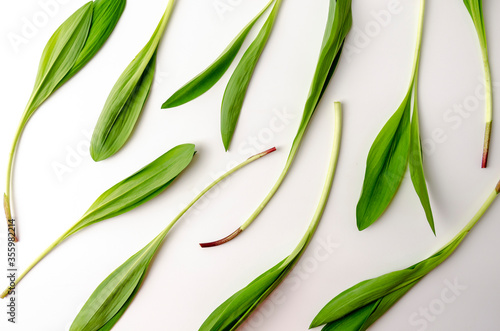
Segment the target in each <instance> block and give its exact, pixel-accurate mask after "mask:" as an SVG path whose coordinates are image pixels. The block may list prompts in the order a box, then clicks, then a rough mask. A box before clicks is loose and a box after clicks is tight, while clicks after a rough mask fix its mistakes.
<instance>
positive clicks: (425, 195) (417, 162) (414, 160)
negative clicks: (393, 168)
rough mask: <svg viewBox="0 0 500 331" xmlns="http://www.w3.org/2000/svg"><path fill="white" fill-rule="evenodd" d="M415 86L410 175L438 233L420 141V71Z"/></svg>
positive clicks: (426, 214) (433, 228)
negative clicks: (426, 181) (426, 180)
mask: <svg viewBox="0 0 500 331" xmlns="http://www.w3.org/2000/svg"><path fill="white" fill-rule="evenodd" d="M414 84H415V87H414V93H413V115H412V119H411V129H410V130H411V133H410V157H409V159H410V162H409V164H410V175H411V180H412V182H413V187H414V188H415V191H416V192H417V195H418V197H419V198H420V202H421V204H422V206H423V207H424V211H425V216H426V217H427V221H428V222H429V225H430V227H431V229H432V232H434V235H435V234H436V227H435V225H434V216H433V215H432V208H431V203H430V200H429V192H428V190H427V184H426V183H425V174H424V165H423V156H422V144H421V141H420V125H419V116H418V73H417V75H416V76H415V83H414Z"/></svg>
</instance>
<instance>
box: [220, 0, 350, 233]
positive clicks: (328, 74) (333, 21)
mask: <svg viewBox="0 0 500 331" xmlns="http://www.w3.org/2000/svg"><path fill="white" fill-rule="evenodd" d="M351 27H352V10H351V0H338V1H336V0H330V9H329V12H328V18H327V23H326V29H325V33H324V37H323V44H322V46H321V50H320V55H319V59H318V63H317V65H316V70H315V73H314V77H313V81H312V83H311V89H310V91H309V96H308V98H307V102H306V105H305V107H304V112H303V115H302V120H301V122H300V126H299V129H298V131H297V134H296V135H295V138H294V140H293V144H292V148H291V150H290V154H289V155H288V158H287V160H286V164H285V166H284V168H283V170H282V172H281V174H280V176H279V178H278V179H277V181H276V183H275V184H274V186H273V187H272V188H271V191H270V192H269V193H268V194H267V196H266V197H265V198H264V200H263V201H262V202H261V203H260V204H259V207H257V209H256V210H255V211H254V212H253V213H252V215H250V217H249V218H248V219H247V221H246V222H245V223H244V224H243V225H242V226H240V228H239V229H238V230H237V231H236V232H235V233H236V234H240V233H242V232H243V231H244V230H245V229H246V228H248V227H249V226H250V225H251V224H252V223H253V222H254V221H255V220H256V219H257V217H258V216H259V215H260V213H261V212H262V211H263V210H264V208H265V207H266V206H267V204H268V203H269V202H270V201H271V200H272V198H273V197H274V195H275V194H276V192H278V190H279V188H280V187H281V184H282V183H283V181H284V180H285V178H286V176H287V174H288V171H289V170H290V167H291V166H292V164H293V161H294V160H295V156H296V155H297V152H298V151H299V149H300V144H301V142H302V139H303V138H304V135H305V133H306V130H307V127H308V125H309V122H310V120H311V118H312V115H313V114H314V111H315V110H316V108H317V107H318V104H319V102H320V100H321V97H322V96H323V94H324V92H325V91H326V88H327V86H328V83H329V82H330V79H331V78H332V77H333V73H334V72H335V69H336V68H337V65H338V63H339V59H340V56H341V52H342V49H343V45H344V40H345V38H346V36H347V34H348V33H349V31H350V29H351ZM235 237H236V235H231V236H229V237H226V238H225V239H223V240H219V241H215V242H220V243H226V242H229V240H232V239H234V238H235ZM228 238H230V239H229V240H227V239H228Z"/></svg>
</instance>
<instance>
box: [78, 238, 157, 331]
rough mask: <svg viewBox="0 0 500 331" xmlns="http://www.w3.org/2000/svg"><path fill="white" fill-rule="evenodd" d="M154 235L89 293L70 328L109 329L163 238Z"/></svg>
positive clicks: (82, 330)
mask: <svg viewBox="0 0 500 331" xmlns="http://www.w3.org/2000/svg"><path fill="white" fill-rule="evenodd" d="M160 239H161V238H155V239H154V240H153V241H152V242H150V243H149V244H148V245H147V246H146V247H144V248H143V249H142V250H140V251H139V252H137V253H136V254H135V255H134V256H132V257H131V258H130V259H128V260H127V261H126V262H125V263H124V264H122V265H121V266H120V267H118V268H117V269H116V270H115V271H113V272H112V273H111V274H110V275H109V276H108V277H107V278H106V279H105V280H104V281H103V282H102V283H101V284H100V285H99V286H98V287H97V288H96V290H95V291H94V293H92V295H91V296H90V298H89V299H88V300H87V302H86V303H85V305H84V306H83V308H82V309H81V310H80V312H79V313H78V315H77V316H76V318H75V320H74V321H73V324H71V327H70V331H96V330H99V331H103V330H111V328H112V327H113V326H114V325H115V324H116V322H117V321H118V319H119V318H120V317H121V315H123V313H124V312H125V310H126V309H127V308H128V306H129V305H130V303H131V302H132V299H133V298H134V297H135V295H136V294H137V291H138V289H139V287H140V286H141V284H142V282H143V280H144V277H145V275H146V272H147V270H148V267H149V264H150V263H151V260H152V259H153V257H154V254H155V253H156V251H157V250H158V248H159V246H160V244H161V242H162V240H160Z"/></svg>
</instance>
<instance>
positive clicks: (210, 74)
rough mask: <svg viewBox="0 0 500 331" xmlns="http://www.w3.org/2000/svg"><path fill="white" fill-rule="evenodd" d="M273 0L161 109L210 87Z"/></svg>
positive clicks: (179, 103)
mask: <svg viewBox="0 0 500 331" xmlns="http://www.w3.org/2000/svg"><path fill="white" fill-rule="evenodd" d="M274 1H275V0H271V1H270V2H269V3H268V4H267V5H266V7H264V9H263V10H262V11H261V12H260V13H259V14H258V15H257V16H255V18H254V19H253V20H252V21H250V23H248V24H247V25H246V26H245V28H244V29H243V30H242V31H241V32H240V33H239V34H238V35H237V36H236V37H235V38H234V39H233V40H232V41H231V43H230V44H229V45H228V46H227V47H226V49H225V50H224V51H223V52H222V54H221V55H220V56H219V57H218V58H217V59H216V60H215V61H214V62H213V63H212V64H211V65H210V66H208V68H206V69H205V70H204V71H203V72H202V73H200V74H199V75H198V76H196V77H195V78H193V79H192V80H191V81H189V82H188V83H187V84H186V85H184V86H183V87H181V88H180V89H179V90H178V91H177V92H175V93H174V94H173V95H172V96H171V97H170V98H169V99H168V100H167V101H165V103H163V105H162V106H161V108H162V109H167V108H173V107H178V106H180V105H183V104H185V103H188V102H189V101H191V100H194V99H196V98H198V97H199V96H200V95H202V94H204V93H205V92H207V91H208V90H209V89H211V88H212V87H213V86H214V85H215V84H216V83H217V82H218V81H219V80H220V79H221V77H222V76H223V75H224V74H225V73H226V71H227V69H229V67H230V66H231V63H233V61H234V59H235V57H236V55H237V54H238V52H239V50H240V49H241V46H242V45H243V42H244V41H245V39H246V37H247V36H248V33H249V32H250V30H252V28H253V26H254V25H255V23H256V22H257V21H258V20H259V19H260V18H261V16H262V15H263V14H264V13H265V12H266V10H267V9H268V8H269V6H271V4H272V3H273V2H274Z"/></svg>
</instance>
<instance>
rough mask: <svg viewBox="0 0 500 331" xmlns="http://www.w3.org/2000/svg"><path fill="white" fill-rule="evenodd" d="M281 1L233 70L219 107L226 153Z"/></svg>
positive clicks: (277, 2) (276, 4) (278, 0)
mask: <svg viewBox="0 0 500 331" xmlns="http://www.w3.org/2000/svg"><path fill="white" fill-rule="evenodd" d="M281 2H282V0H276V3H275V4H274V7H273V10H272V11H271V14H269V17H268V18H267V21H266V23H264V26H263V27H262V29H261V30H260V32H259V34H258V35H257V37H256V38H255V40H254V41H253V42H252V44H251V45H250V47H248V49H247V51H246V52H245V54H244V55H243V57H242V58H241V61H240V63H238V66H237V67H236V69H235V70H234V73H233V75H232V76H231V79H230V80H229V83H228V84H227V87H226V91H225V92H224V97H223V99H222V107H221V135H222V142H223V143H224V148H225V149H226V151H227V150H228V149H229V145H230V144H231V140H232V138H233V135H234V130H235V129H236V124H237V123H238V118H239V116H240V112H241V108H242V107H243V101H244V100H245V95H246V92H247V90H248V85H249V84H250V80H251V79H252V75H253V73H254V71H255V67H256V66H257V62H258V61H259V59H260V56H261V54H262V52H263V51H264V47H266V44H267V41H268V40H269V36H270V35H271V31H272V29H273V26H274V22H275V21H276V17H277V16H278V12H279V9H280V7H281Z"/></svg>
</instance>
